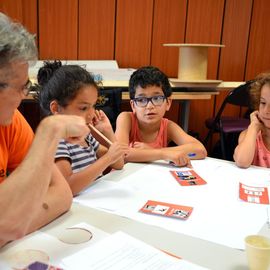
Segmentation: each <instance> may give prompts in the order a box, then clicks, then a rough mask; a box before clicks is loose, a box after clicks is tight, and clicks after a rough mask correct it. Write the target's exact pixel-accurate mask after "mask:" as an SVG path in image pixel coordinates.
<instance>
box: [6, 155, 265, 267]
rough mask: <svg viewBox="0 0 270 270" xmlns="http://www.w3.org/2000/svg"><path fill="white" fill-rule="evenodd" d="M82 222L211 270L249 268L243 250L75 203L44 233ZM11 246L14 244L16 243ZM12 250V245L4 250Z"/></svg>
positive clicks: (132, 167) (133, 167) (132, 166)
mask: <svg viewBox="0 0 270 270" xmlns="http://www.w3.org/2000/svg"><path fill="white" fill-rule="evenodd" d="M208 160H211V159H208ZM213 160H214V159H213ZM223 164H224V165H226V164H231V165H232V166H234V165H233V164H232V163H230V162H227V161H224V162H223ZM144 166H145V164H136V163H129V164H126V166H125V169H124V170H122V171H118V172H117V173H116V174H114V176H112V174H109V175H107V176H105V177H104V178H106V179H107V180H108V179H110V181H112V182H118V181H121V179H123V178H125V177H128V176H130V175H131V174H133V173H134V172H137V171H138V170H139V169H141V168H143V167H144ZM246 172H247V173H248V172H249V171H248V170H246ZM111 176H112V177H111ZM100 181H102V179H100ZM194 214H195V213H194ZM81 222H86V223H89V224H91V225H93V226H95V227H97V228H100V229H102V230H104V231H105V232H108V233H113V232H116V231H119V230H121V231H123V232H126V233H128V234H130V235H131V236H133V237H135V238H138V239H140V240H142V241H144V242H146V243H148V244H150V245H153V246H154V247H156V248H159V249H162V250H165V251H167V252H170V253H172V254H175V255H177V256H180V257H182V258H184V259H185V260H188V261H191V262H193V263H196V264H199V265H201V266H204V267H208V268H209V269H213V270H247V269H248V268H247V262H246V256H245V252H243V251H242V250H238V249H233V248H230V247H227V246H223V245H220V244H216V243H213V242H209V241H206V240H202V239H199V238H196V237H191V236H188V235H184V234H182V233H177V232H173V231H169V230H167V229H164V228H161V227H158V226H153V225H148V224H145V223H143V222H138V221H135V220H132V219H130V218H125V217H122V216H119V215H115V214H113V213H108V212H104V211H101V210H98V209H93V208H90V207H87V206H83V205H80V204H77V203H75V202H74V203H73V205H72V207H71V210H70V211H69V212H68V213H66V214H64V215H63V216H61V217H60V218H58V219H57V220H55V221H54V222H52V223H51V224H49V225H47V226H45V227H44V228H42V229H41V230H40V231H41V232H45V233H47V234H49V235H55V234H57V232H59V230H63V229H65V228H68V227H71V226H73V225H76V224H78V223H81ZM205 222H207V221H205ZM234 222H237V221H234ZM260 234H263V235H267V236H270V230H269V229H268V227H267V226H266V225H264V226H263V228H262V229H261V231H260ZM11 245H14V243H12V244H11ZM8 248H9V245H8V246H6V247H5V248H4V249H3V250H2V251H4V250H6V249H8Z"/></svg>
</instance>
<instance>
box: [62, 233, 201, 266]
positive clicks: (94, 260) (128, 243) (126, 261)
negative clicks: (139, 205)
mask: <svg viewBox="0 0 270 270" xmlns="http://www.w3.org/2000/svg"><path fill="white" fill-rule="evenodd" d="M63 263H64V267H65V269H67V270H75V269H76V270H77V269H80V270H89V269H91V270H107V269H110V270H120V269H121V270H149V269H151V270H163V269H166V270H177V269H179V270H203V269H206V268H203V267H200V266H197V265H194V264H192V263H189V262H187V261H184V260H180V259H177V258H174V257H172V256H170V255H167V254H165V253H163V252H162V251H159V250H157V249H155V248H153V247H152V246H149V245H147V244H145V243H144V242H142V241H139V240H137V239H135V238H133V237H131V236H129V235H127V234H125V233H123V232H117V233H114V234H113V235H111V236H109V237H107V238H105V239H103V240H102V241H100V242H98V243H97V244H95V245H94V246H92V247H89V248H86V249H84V250H81V251H80V252H77V253H76V254H74V255H71V256H69V257H67V258H65V259H64V260H63Z"/></svg>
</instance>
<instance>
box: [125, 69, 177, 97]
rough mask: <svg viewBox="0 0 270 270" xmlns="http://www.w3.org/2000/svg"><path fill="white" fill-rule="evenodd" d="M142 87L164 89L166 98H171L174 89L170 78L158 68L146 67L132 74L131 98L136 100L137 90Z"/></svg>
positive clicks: (130, 82)
mask: <svg viewBox="0 0 270 270" xmlns="http://www.w3.org/2000/svg"><path fill="white" fill-rule="evenodd" d="M138 86H140V87H142V88H146V87H148V86H158V87H161V88H162V91H163V93H164V96H165V97H170V96H171V94H172V89H171V85H170V82H169V80H168V77H167V76H166V75H165V74H164V73H163V72H162V71H161V70H159V69H158V68H157V67H153V66H146V67H141V68H139V69H137V70H136V71H135V72H133V73H132V75H131V77H130V80H129V97H130V99H134V98H135V93H136V88H137V87H138Z"/></svg>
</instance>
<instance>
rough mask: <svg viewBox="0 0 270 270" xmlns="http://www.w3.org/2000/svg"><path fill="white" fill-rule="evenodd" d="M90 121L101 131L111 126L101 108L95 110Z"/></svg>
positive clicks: (109, 128)
mask: <svg viewBox="0 0 270 270" xmlns="http://www.w3.org/2000/svg"><path fill="white" fill-rule="evenodd" d="M92 122H93V125H94V126H95V128H96V129H97V130H99V131H100V132H102V133H103V132H106V131H107V130H111V128H112V126H111V123H110V120H109V118H108V117H107V115H106V114H105V113H104V112H103V111H102V110H96V111H95V116H94V117H93V120H92Z"/></svg>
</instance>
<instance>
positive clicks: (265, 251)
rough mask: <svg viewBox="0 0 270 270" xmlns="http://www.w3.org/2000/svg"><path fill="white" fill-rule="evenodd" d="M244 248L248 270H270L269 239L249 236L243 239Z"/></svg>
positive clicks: (260, 236)
mask: <svg viewBox="0 0 270 270" xmlns="http://www.w3.org/2000/svg"><path fill="white" fill-rule="evenodd" d="M245 246H246V254H247V261H248V266H249V269H250V270H270V238H267V237H265V236H262V235H249V236H247V237H246V238H245Z"/></svg>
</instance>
